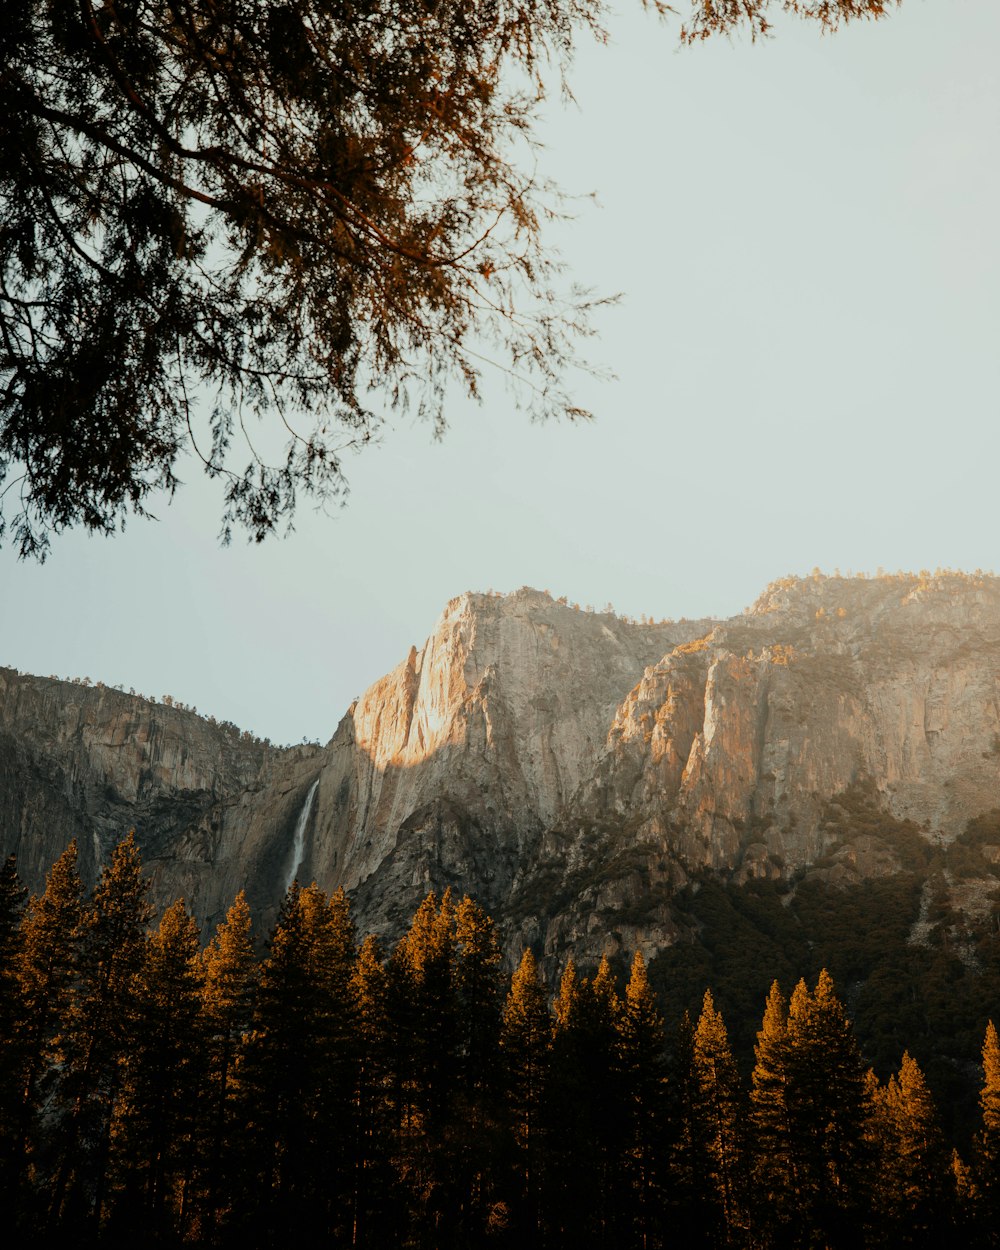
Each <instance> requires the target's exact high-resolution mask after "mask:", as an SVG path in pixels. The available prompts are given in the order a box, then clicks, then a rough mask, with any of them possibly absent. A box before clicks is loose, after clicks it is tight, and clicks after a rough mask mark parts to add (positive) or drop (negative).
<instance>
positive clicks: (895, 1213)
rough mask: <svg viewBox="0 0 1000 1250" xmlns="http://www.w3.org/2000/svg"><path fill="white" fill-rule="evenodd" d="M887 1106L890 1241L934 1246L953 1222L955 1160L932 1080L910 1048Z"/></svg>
mask: <svg viewBox="0 0 1000 1250" xmlns="http://www.w3.org/2000/svg"><path fill="white" fill-rule="evenodd" d="M883 1105H884V1108H885V1116H886V1118H887V1121H888V1125H889V1142H890V1151H889V1153H888V1155H887V1156H886V1157H883V1160H882V1163H883V1167H884V1169H885V1171H884V1177H885V1181H886V1182H887V1184H883V1187H882V1193H883V1195H884V1197H885V1198H887V1200H888V1201H887V1202H885V1205H884V1207H883V1210H882V1212H881V1217H882V1221H883V1223H884V1224H888V1225H889V1226H890V1228H891V1230H892V1231H891V1244H893V1245H897V1246H919V1247H927V1248H928V1250H930V1247H933V1246H937V1245H940V1244H941V1241H942V1239H943V1238H944V1237H945V1235H946V1228H947V1225H948V1223H949V1222H950V1220H949V1217H950V1214H951V1213H950V1212H949V1211H948V1210H947V1194H948V1189H949V1188H950V1184H949V1172H950V1164H951V1159H950V1155H949V1152H948V1150H947V1149H946V1146H945V1141H944V1135H943V1134H942V1132H941V1128H940V1124H939V1122H938V1115H937V1109H936V1107H935V1106H934V1100H933V1098H932V1097H931V1093H930V1090H929V1089H928V1088H927V1082H926V1081H925V1080H924V1075H923V1073H922V1072H921V1070H920V1067H919V1065H918V1064H917V1062H916V1060H914V1059H913V1058H912V1057H911V1056H910V1054H909V1053H908V1052H907V1053H904V1055H903V1061H902V1064H901V1065H900V1069H899V1073H898V1075H897V1076H894V1077H891V1078H890V1080H889V1084H888V1086H887V1087H886V1090H885V1092H884V1095H883Z"/></svg>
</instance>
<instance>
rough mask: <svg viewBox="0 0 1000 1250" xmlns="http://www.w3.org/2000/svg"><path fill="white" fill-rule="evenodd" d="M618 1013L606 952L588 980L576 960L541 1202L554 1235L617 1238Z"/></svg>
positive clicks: (564, 988) (557, 1054)
mask: <svg viewBox="0 0 1000 1250" xmlns="http://www.w3.org/2000/svg"><path fill="white" fill-rule="evenodd" d="M620 1017H621V1003H620V1001H619V998H618V995H617V993H616V991H615V986H614V977H613V975H612V972H611V966H610V964H609V962H608V960H607V958H602V960H601V962H600V965H599V966H598V969H597V973H596V974H595V976H594V977H593V979H592V980H583V981H580V980H579V979H578V978H577V975H576V969H575V967H574V966H573V964H572V961H570V962H569V963H568V964H567V966H566V970H565V972H564V973H563V976H562V980H561V982H560V987H559V995H558V997H557V999H556V1006H555V1027H554V1032H553V1039H552V1069H551V1073H552V1075H551V1080H550V1082H549V1090H548V1099H547V1102H548V1108H547V1117H546V1136H547V1142H548V1146H549V1150H548V1152H547V1153H548V1158H549V1168H548V1176H547V1186H546V1189H547V1193H546V1197H545V1201H544V1204H543V1206H544V1208H545V1209H546V1213H547V1214H548V1216H549V1218H550V1220H551V1222H552V1225H553V1228H554V1232H555V1236H556V1238H557V1239H558V1238H559V1237H562V1238H563V1240H564V1241H566V1242H567V1243H570V1244H574V1243H575V1244H583V1245H597V1244H604V1243H608V1244H614V1238H615V1236H616V1233H617V1232H618V1231H620V1229H619V1226H620V1224H621V1223H622V1220H623V1216H622V1212H621V1195H622V1191H623V1189H624V1181H623V1179H622V1175H621V1160H622V1155H623V1152H624V1146H625V1140H626V1128H625V1120H626V1117H625V1113H624V1098H623V1096H622V1088H623V1085H622V1068H621V1054H620V1048H619V1023H620Z"/></svg>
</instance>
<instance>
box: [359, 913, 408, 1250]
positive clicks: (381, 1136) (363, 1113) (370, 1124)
mask: <svg viewBox="0 0 1000 1250" xmlns="http://www.w3.org/2000/svg"><path fill="white" fill-rule="evenodd" d="M351 986H352V996H353V1000H354V1003H355V1010H356V1013H357V1014H356V1019H357V1030H358V1072H357V1138H356V1146H355V1150H354V1198H353V1208H354V1226H353V1230H352V1240H351V1244H352V1245H354V1246H364V1247H370V1248H371V1250H381V1247H383V1246H387V1245H392V1244H394V1243H398V1242H400V1241H401V1240H402V1236H403V1234H402V1232H401V1229H402V1227H403V1216H402V1214H401V1201H400V1196H399V1193H398V1189H397V1186H396V1183H395V1173H394V1171H393V1169H392V1166H391V1151H390V1149H389V1144H390V1141H391V1139H392V1138H393V1135H394V1129H395V1125H396V1121H395V1105H394V1103H393V1100H392V1099H391V1098H390V1097H389V1088H390V1083H391V1074H392V1072H393V1070H394V1064H393V1060H392V1056H391V1050H390V1040H389V1038H390V1034H389V1006H388V974H387V971H386V968H385V964H384V962H383V959H382V953H381V950H380V949H379V944H378V939H377V938H375V937H374V936H373V935H371V934H369V936H368V937H366V938H365V940H364V941H363V942H362V944H361V949H360V950H359V952H358V958H357V962H356V964H355V968H354V973H353V976H352V982H351Z"/></svg>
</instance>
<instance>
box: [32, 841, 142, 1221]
mask: <svg viewBox="0 0 1000 1250" xmlns="http://www.w3.org/2000/svg"><path fill="white" fill-rule="evenodd" d="M148 893H149V882H148V881H147V879H146V878H145V877H144V876H143V875H142V863H141V860H140V857H139V848H138V847H137V845H136V842H135V834H134V832H130V833H129V834H128V836H127V837H126V838H125V839H124V840H123V841H122V842H120V843H119V845H118V846H117V847H116V848H115V850H114V852H113V854H112V857H111V863H110V864H108V865H107V866H106V867H105V868H104V870H103V871H102V873H101V876H100V879H99V881H98V883H97V886H96V888H95V890H94V893H93V896H92V898H91V900H90V901H89V903H88V905H87V907H86V909H85V912H84V919H83V940H82V952H81V958H82V979H81V987H80V992H79V995H78V996H76V997H75V998H74V1001H73V1005H72V1009H71V1012H70V1017H69V1021H68V1027H67V1031H66V1046H65V1061H64V1064H63V1067H62V1070H61V1073H60V1081H59V1087H58V1091H57V1098H58V1115H59V1119H58V1138H59V1140H58V1155H59V1164H58V1169H57V1173H56V1176H55V1181H54V1185H53V1188H52V1195H51V1202H50V1216H49V1218H50V1222H51V1223H52V1224H61V1225H62V1226H63V1227H64V1228H66V1229H72V1228H75V1229H77V1230H80V1229H85V1228H86V1227H87V1226H88V1225H90V1226H92V1227H97V1228H99V1227H100V1225H101V1222H102V1216H103V1212H104V1205H105V1201H106V1198H107V1181H108V1167H109V1160H110V1150H111V1128H112V1122H113V1118H114V1112H115V1108H116V1104H117V1101H118V1098H119V1095H120V1093H121V1076H122V1072H123V1068H124V1062H125V1059H126V1057H127V1056H128V1054H129V1053H130V1051H131V1050H132V1048H133V1045H134V1043H135V1030H136V1016H137V1013H136V991H137V988H138V983H139V977H140V974H141V972H142V967H143V961H144V959H145V955H146V927H147V924H148V922H149V918H150V914H151V907H150V904H149V902H148V897H147V896H148Z"/></svg>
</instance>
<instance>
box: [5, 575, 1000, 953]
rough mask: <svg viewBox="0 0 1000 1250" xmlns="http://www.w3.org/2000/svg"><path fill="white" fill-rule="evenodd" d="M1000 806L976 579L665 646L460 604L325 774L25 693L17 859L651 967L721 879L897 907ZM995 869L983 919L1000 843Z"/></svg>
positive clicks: (632, 627)
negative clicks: (704, 889)
mask: <svg viewBox="0 0 1000 1250" xmlns="http://www.w3.org/2000/svg"><path fill="white" fill-rule="evenodd" d="M859 795H863V802H860V800H859V798H858V796H859ZM859 803H860V806H859ZM997 807H1000V579H996V578H993V577H989V576H985V575H979V574H976V575H972V576H966V575H961V574H939V575H933V576H932V575H929V574H921V575H913V576H910V575H905V576H904V575H899V576H895V577H879V578H872V579H864V578H841V577H821V576H818V575H817V576H815V577H811V578H803V579H796V578H789V579H786V580H784V581H780V582H776V583H774V584H773V585H772V586H770V587H769V588H768V589H767V590H766V591H765V592H764V594H763V595H762V596H761V598H760V599H759V600H758V601H757V603H755V604H754V605H753V606H752V607H751V608H749V609H748V610H747V611H746V612H745V613H744V614H742V615H741V616H739V617H735V618H733V619H731V620H726V621H710V620H700V621H680V622H676V623H660V624H639V623H636V622H632V621H626V620H623V619H620V618H618V617H616V616H614V615H613V614H611V613H610V612H608V613H593V612H583V611H580V610H578V609H576V608H574V607H572V606H570V605H568V604H566V603H565V602H563V601H560V602H556V601H554V600H553V599H552V598H551V597H550V596H548V595H547V594H543V593H539V592H537V591H533V590H527V589H525V590H521V591H518V592H516V593H514V594H512V595H508V596H505V597H501V596H492V595H477V594H466V595H462V596H460V597H459V598H457V599H454V600H452V602H451V603H449V604H448V605H447V607H446V608H445V611H444V613H443V614H442V616H441V618H440V620H439V621H438V623H437V625H436V626H435V629H434V631H433V632H432V634H431V636H430V637H429V638H428V639H427V641H426V642H425V643H424V645H423V646H422V647H421V648H416V647H414V648H412V649H411V651H410V654H409V655H408V656H407V657H406V658H405V659H404V660H403V661H402V663H401V664H400V665H399V666H398V667H397V668H396V669H395V670H394V671H393V672H392V673H390V674H388V675H387V676H386V677H384V678H383V679H382V680H381V681H379V682H376V683H375V685H374V686H372V687H371V688H370V689H369V690H368V691H366V693H365V694H364V695H363V696H362V697H361V698H360V699H359V700H358V701H357V702H356V703H355V704H353V705H352V706H351V707H350V708H349V709H348V711H347V713H346V715H345V716H344V717H343V719H342V720H341V722H340V724H339V726H338V727H337V729H336V731H335V733H334V734H333V737H332V738H331V740H330V741H329V742H328V743H327V745H326V746H325V747H319V746H310V747H295V748H287V749H278V748H274V747H271V746H270V745H268V744H266V743H261V742H259V741H257V740H255V739H253V738H251V737H249V736H247V735H245V734H244V735H241V734H240V733H239V732H238V731H237V730H235V728H234V727H232V726H220V725H216V724H214V723H212V722H209V721H206V720H205V719H203V718H201V717H199V716H197V715H196V714H195V713H193V712H190V711H186V710H184V709H181V708H177V707H171V706H166V705H164V704H162V703H154V702H151V701H148V700H145V699H142V698H139V697H136V696H131V695H126V694H123V693H121V692H118V691H115V690H111V689H108V688H105V687H86V686H82V685H78V684H74V683H67V682H59V681H55V680H53V679H43V678H39V677H29V676H23V675H20V674H17V673H15V672H13V671H12V670H8V669H4V670H0V844H2V849H3V851H4V853H5V854H6V853H8V852H10V851H15V852H16V853H17V855H18V863H19V869H20V871H21V873H22V875H23V877H24V878H25V879H26V880H27V882H28V883H29V885H31V886H32V887H33V888H37V887H38V886H39V885H40V884H41V881H42V878H43V875H44V871H45V869H46V868H47V867H48V865H49V864H50V863H51V862H52V860H53V859H54V858H55V857H56V856H57V855H58V854H59V853H60V852H61V850H62V849H63V847H64V846H65V844H66V842H67V841H68V840H69V838H70V837H73V836H75V837H77V838H78V840H79V843H80V846H81V858H82V863H83V866H84V869H85V871H86V872H87V873H88V874H89V875H91V876H93V875H94V873H95V872H96V870H97V867H98V865H99V864H100V863H101V862H103V860H104V859H105V857H106V856H107V853H108V850H109V847H110V845H112V844H113V842H114V841H115V840H116V839H117V838H118V837H119V836H120V835H121V834H122V833H123V832H124V831H125V830H127V829H128V828H130V827H133V826H134V827H135V829H136V831H137V835H138V837H139V840H140V844H141V846H142V850H143V857H144V861H145V862H146V864H147V866H148V867H149V868H150V870H151V871H152V872H153V875H154V881H155V888H156V891H157V895H158V897H159V898H160V900H161V901H165V900H168V899H171V898H173V897H176V896H177V895H178V894H182V895H184V896H185V897H186V898H187V899H188V901H189V902H190V904H191V905H192V906H193V908H194V909H195V911H196V912H197V914H198V915H199V916H200V917H201V918H202V919H203V920H205V921H207V922H209V923H211V922H213V921H214V920H216V919H217V918H218V917H219V915H220V914H221V913H222V912H223V911H224V910H225V908H226V906H227V905H228V903H229V901H230V900H231V898H232V896H233V894H234V893H235V892H236V890H237V889H239V888H241V887H245V888H246V889H247V892H248V896H249V898H250V900H251V903H252V906H253V907H254V909H255V911H256V913H257V914H258V916H259V918H260V919H261V920H262V921H263V923H264V924H267V923H269V922H270V921H271V920H272V919H273V916H274V914H275V910H276V908H277V905H278V903H279V900H280V898H281V896H282V894H283V892H284V890H285V888H286V885H287V884H288V882H289V881H290V880H291V879H292V878H293V877H294V876H296V875H298V876H299V877H300V878H302V879H309V880H312V879H315V880H316V881H317V882H318V883H319V884H320V885H321V886H323V887H324V888H326V889H333V888H336V887H337V886H339V885H343V886H345V887H346V888H347V889H349V890H350V891H352V895H353V898H354V906H355V914H356V916H357V917H358V920H359V924H360V926H361V927H362V928H369V927H371V928H375V929H377V930H380V931H383V932H386V933H392V932H394V931H395V930H397V929H398V927H399V926H400V924H401V923H403V921H404V920H405V918H407V917H408V916H409V915H410V914H411V913H412V911H413V908H414V906H415V904H416V902H417V901H419V898H420V897H422V896H423V894H424V893H425V892H426V891H427V890H428V889H430V888H434V889H442V888H444V887H445V886H447V885H449V884H451V885H454V886H455V887H456V888H457V889H459V890H460V891H468V892H470V893H473V894H475V895H476V896H478V897H479V898H480V899H481V901H482V902H483V903H484V905H486V906H487V908H489V909H490V910H491V911H492V912H493V913H494V914H495V915H497V916H498V918H499V919H500V920H501V922H502V924H503V926H504V930H505V933H506V936H507V940H508V942H509V944H510V947H511V950H512V951H513V950H515V949H517V948H519V946H520V944H521V943H522V942H525V941H531V942H532V943H534V944H535V945H536V947H537V949H538V950H539V952H540V953H542V954H543V955H546V956H549V957H550V958H552V959H555V958H556V957H557V956H559V955H560V954H561V953H563V952H565V951H566V950H567V949H570V950H573V951H574V952H575V953H577V955H578V956H579V957H581V958H583V959H585V960H588V959H593V958H595V957H596V956H597V955H599V954H600V953H601V952H602V951H603V950H608V949H610V950H612V951H614V950H624V949H627V948H629V947H631V946H634V945H636V944H638V945H640V946H641V947H643V948H644V949H645V950H646V951H647V953H655V952H657V951H660V950H663V949H664V948H666V947H669V946H670V945H671V943H674V942H676V941H677V940H678V939H679V938H681V937H684V936H685V934H686V930H685V923H686V922H685V920H684V917H683V915H682V914H681V913H680V912H679V911H678V907H677V906H676V900H677V898H678V897H679V895H680V892H682V891H685V890H688V891H690V890H691V889H692V888H694V887H695V886H697V884H698V883H699V882H701V881H704V880H705V879H706V874H708V875H709V876H714V877H715V878H717V879H718V880H721V881H728V882H734V883H741V882H743V883H745V882H774V883H776V884H777V885H781V886H782V888H785V887H786V886H787V887H788V888H794V886H795V883H796V882H798V881H800V880H801V879H802V878H803V875H806V876H810V877H812V878H816V879H820V878H822V879H823V880H825V881H828V882H830V883H833V884H838V885H841V886H843V885H845V884H849V883H852V882H860V881H864V880H871V879H879V878H882V877H886V876H891V875H892V874H893V873H895V872H898V871H900V870H901V868H902V867H903V866H904V860H905V854H906V851H905V847H906V846H909V843H908V842H907V840H906V839H907V837H915V838H916V839H917V840H918V842H921V843H922V844H924V845H926V846H927V847H931V848H932V847H934V846H938V845H947V844H949V843H951V842H953V841H954V840H955V839H956V838H957V837H958V836H959V835H960V834H962V832H963V830H965V829H966V827H967V826H968V823H969V821H970V820H972V819H973V818H977V817H981V816H982V814H983V813H988V812H990V811H991V810H992V809H994V808H997ZM861 810H863V812H864V813H865V815H864V819H863V820H860V823H859V822H855V823H854V824H853V825H852V823H851V821H849V820H845V812H847V813H850V812H857V811H861ZM879 820H882V821H883V824H884V827H885V829H889V830H895V831H896V832H897V833H898V831H899V830H900V829H903V830H905V831H907V834H906V837H902V835H900V837H895V838H893V837H890V836H888V835H886V836H882V833H881V832H880V830H881V828H882V826H881V825H880V824H879ZM873 821H874V823H873ZM991 836H992V835H991ZM901 837H902V840H900V838H901ZM980 843H981V844H982V845H980V846H978V847H977V850H976V855H978V856H979V859H977V860H976V862H975V864H974V865H973V868H974V871H972V873H971V875H970V874H969V873H968V872H966V874H965V877H964V878H963V880H980V879H981V881H982V882H983V883H984V884H983V887H982V888H981V889H980V891H979V894H978V895H976V897H978V898H979V899H980V903H979V904H976V905H983V904H982V899H984V898H986V899H988V898H989V896H990V891H991V890H992V889H993V888H995V886H996V884H997V883H996V881H995V880H994V879H993V877H992V875H991V873H992V870H991V864H992V863H993V862H994V861H993V860H992V859H991V856H994V857H1000V833H998V834H997V837H996V846H995V847H994V846H993V844H992V843H991V842H989V840H988V839H986V840H985V841H984V840H983V839H980ZM991 847H992V849H991ZM901 848H903V849H901ZM976 872H978V873H979V877H976ZM987 887H988V888H987ZM955 888H956V889H958V885H956V886H955ZM963 888H964V887H963ZM967 893H969V891H967ZM973 894H975V891H972V892H971V893H970V898H971V897H972V895H973ZM970 905H971V904H970Z"/></svg>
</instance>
